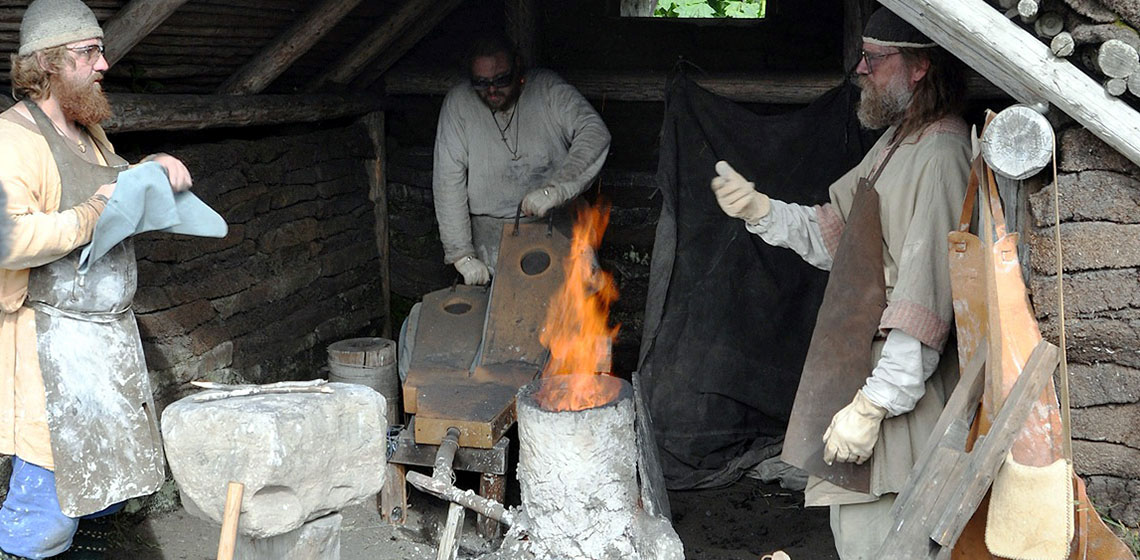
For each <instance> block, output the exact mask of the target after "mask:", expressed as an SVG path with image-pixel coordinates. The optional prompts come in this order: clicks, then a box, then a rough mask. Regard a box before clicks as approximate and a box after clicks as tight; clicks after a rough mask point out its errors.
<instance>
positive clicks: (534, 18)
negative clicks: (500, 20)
mask: <svg viewBox="0 0 1140 560" xmlns="http://www.w3.org/2000/svg"><path fill="white" fill-rule="evenodd" d="M504 4H505V6H504V8H505V10H506V19H507V35H508V36H510V38H511V41H512V42H513V43H514V44H515V47H517V48H518V50H519V56H520V57H522V61H523V65H524V66H526V67H527V68H533V67H534V65H535V64H536V63H537V62H538V16H539V14H538V10H539V8H538V3H537V2H535V1H534V0H506V1H505V2H504Z"/></svg>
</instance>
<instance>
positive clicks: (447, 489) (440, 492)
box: [408, 471, 515, 526]
mask: <svg viewBox="0 0 1140 560" xmlns="http://www.w3.org/2000/svg"><path fill="white" fill-rule="evenodd" d="M408 482H410V483H411V484H412V486H415V487H416V488H419V489H420V490H422V491H424V492H427V493H428V494H431V495H433V496H436V497H438V498H442V499H444V500H447V501H449V502H454V503H457V504H459V505H461V506H463V507H465V508H467V509H470V510H473V511H475V512H476V513H479V514H480V515H484V516H486V517H490V518H491V519H494V520H495V521H498V522H499V523H502V524H504V525H507V526H510V525H514V523H515V515H514V514H513V513H511V512H510V511H508V510H507V508H506V506H504V505H503V504H501V503H499V502H496V501H495V500H491V499H488V498H484V497H483V496H480V495H478V494H476V493H475V492H473V491H471V490H460V489H458V488H456V487H455V486H454V485H452V484H450V483H447V482H444V481H442V480H440V479H438V478H435V477H431V476H427V475H425V474H423V473H418V472H415V471H408Z"/></svg>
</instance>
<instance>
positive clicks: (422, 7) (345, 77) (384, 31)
mask: <svg viewBox="0 0 1140 560" xmlns="http://www.w3.org/2000/svg"><path fill="white" fill-rule="evenodd" d="M438 3H439V2H438V1H437V0H411V1H410V2H406V3H405V4H404V5H403V6H402V7H401V8H400V9H399V10H397V11H396V13H395V14H392V16H391V17H389V18H388V19H387V20H385V21H384V23H382V24H381V25H380V27H377V28H376V29H375V30H373V31H372V33H369V34H368V36H367V37H365V38H364V39H363V40H361V41H360V44H359V45H357V47H356V48H355V49H353V50H352V51H351V52H349V53H348V54H347V55H346V56H344V57H343V58H342V59H341V60H340V61H339V62H337V63H336V65H335V66H333V67H332V68H331V69H330V70H329V71H328V72H325V73H324V74H321V75H320V76H318V77H317V79H316V80H314V81H313V83H312V84H311V85H310V86H309V88H308V89H309V91H316V90H317V89H318V88H320V87H321V86H323V85H325V84H327V83H329V82H332V83H334V84H339V85H341V86H344V85H346V84H348V83H349V82H351V81H352V80H353V78H355V77H357V76H358V75H360V72H361V71H362V70H364V68H365V67H366V66H367V65H368V63H369V62H371V61H372V59H374V58H376V56H377V55H379V54H380V53H382V52H384V51H385V50H387V49H388V47H390V46H392V44H393V43H395V42H396V40H397V39H399V38H400V37H401V35H403V34H405V33H407V30H408V26H409V24H413V23H414V22H416V21H419V20H420V19H422V18H424V17H425V16H426V17H430V16H429V15H428V14H429V13H430V12H429V10H432V11H438V10H440V9H441V7H440V6H437V4H438Z"/></svg>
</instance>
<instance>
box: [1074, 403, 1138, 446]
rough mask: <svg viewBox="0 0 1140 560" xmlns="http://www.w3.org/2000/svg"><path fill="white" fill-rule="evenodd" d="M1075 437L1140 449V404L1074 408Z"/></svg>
mask: <svg viewBox="0 0 1140 560" xmlns="http://www.w3.org/2000/svg"><path fill="white" fill-rule="evenodd" d="M1072 418H1073V437H1076V438H1081V439H1087V440H1092V441H1107V442H1110V443H1119V444H1123V445H1126V446H1128V447H1131V448H1133V449H1140V430H1137V429H1136V427H1137V426H1140V403H1131V404H1107V405H1103V406H1090V407H1088V408H1074V409H1073V410H1072Z"/></svg>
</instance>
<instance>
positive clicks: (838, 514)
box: [712, 9, 970, 560]
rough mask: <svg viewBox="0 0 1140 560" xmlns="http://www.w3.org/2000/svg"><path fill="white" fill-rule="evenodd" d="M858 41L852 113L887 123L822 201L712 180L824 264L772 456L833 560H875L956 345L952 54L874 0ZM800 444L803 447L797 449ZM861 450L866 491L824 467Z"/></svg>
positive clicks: (961, 127)
mask: <svg viewBox="0 0 1140 560" xmlns="http://www.w3.org/2000/svg"><path fill="white" fill-rule="evenodd" d="M862 54H863V56H862V58H861V59H860V61H859V64H858V66H857V67H856V69H855V70H856V73H857V75H858V83H859V86H860V87H861V88H862V90H863V91H862V94H861V99H860V102H859V107H858V117H859V120H860V122H861V123H862V124H863V126H865V127H867V128H869V129H883V128H885V129H886V131H885V132H884V133H883V135H882V137H881V138H880V139H879V141H878V142H877V143H876V144H875V145H874V146H873V147H872V148H871V150H870V151H869V152H868V153H867V155H866V156H865V157H864V158H863V161H862V162H860V163H859V165H857V166H856V167H855V168H854V169H852V170H851V171H849V172H848V173H846V174H845V175H844V176H843V177H841V178H840V179H839V180H837V181H836V182H835V183H833V184H832V185H831V187H830V191H829V194H830V198H831V201H830V203H828V204H823V205H821V206H813V207H807V206H800V205H797V204H789V203H785V202H781V201H779V200H771V199H769V198H768V197H767V196H765V195H764V194H762V193H759V192H757V191H756V190H755V188H754V187H753V184H752V183H751V182H749V181H748V180H747V179H745V178H744V177H742V176H741V175H740V174H739V173H737V172H736V171H734V170H733V169H732V167H731V166H730V165H729V164H728V163H727V162H723V161H722V162H718V163H717V165H716V172H717V176H716V178H714V179H713V180H712V189H713V191H714V193H715V195H716V198H717V202H718V203H719V204H720V206H721V208H722V209H723V210H724V212H725V213H726V214H728V215H729V216H732V217H735V218H739V219H741V220H743V221H744V224H743V226H744V227H745V228H747V230H748V231H749V232H751V233H753V234H755V235H758V236H760V238H761V239H763V240H764V241H765V242H767V243H769V244H771V245H775V246H780V247H787V248H789V249H792V250H793V251H796V252H797V253H798V254H799V255H800V256H801V257H802V258H803V259H804V260H805V261H807V262H808V263H810V264H812V265H814V266H817V267H819V268H822V269H824V270H830V271H831V274H830V278H829V280H828V285H827V289H826V291H825V294H824V300H823V305H822V306H821V308H820V312H819V317H818V319H817V321H816V328H815V332H814V333H813V336H812V343H811V347H810V349H809V351H808V356H807V360H806V362H805V364H804V370H803V376H802V377H801V380H800V390H799V392H798V393H797V397H796V403H795V405H794V410H793V413H792V417H791V422H790V424H789V427H788V437H787V438H786V440H785V443H784V460H785V461H788V462H791V463H792V464H795V465H796V466H799V467H801V468H804V469H805V470H807V471H808V473H809V474H810V475H812V476H811V477H810V478H809V482H808V487H807V489H806V491H805V499H806V505H808V506H819V505H828V506H830V507H831V528H832V532H833V533H834V535H835V543H836V548H837V549H838V551H839V555H840V557H841V558H843V559H844V560H854V559H870V558H874V556H873V555H874V554H875V552H876V549H877V548H878V547H879V545H880V544H881V543H882V542H883V540H884V539H885V537H886V534H887V532H888V529H889V528H890V524H891V522H892V519H891V518H890V516H889V515H888V513H889V511H890V508H891V505H892V504H893V502H894V497H895V495H896V494H897V493H898V492H899V491H900V490H901V489H902V486H903V484H904V483H905V482H906V478H907V475H908V474H909V473H910V470H911V467H912V466H913V462H914V460H915V458H916V457H917V456H918V455H919V453H920V452H921V450H922V448H923V445H924V444H925V442H926V439H927V437H928V436H929V434H930V432H931V430H932V429H933V427H934V424H935V422H936V421H937V420H938V416H939V414H940V413H941V410H942V408H943V406H944V404H945V401H946V398H947V395H948V394H949V392H950V391H951V390H952V389H953V383H954V381H955V380H956V378H957V357H956V355H955V354H956V353H955V352H954V349H955V344H954V343H953V342H951V343H950V344H947V338H948V337H949V334H950V332H951V328H950V327H951V320H952V318H953V310H952V306H951V295H950V275H949V259H948V256H947V255H948V253H947V238H946V236H947V234H948V233H949V232H950V230H952V229H954V228H955V226H956V225H957V221H956V218H957V217H958V213H959V211H960V208H961V207H962V201H963V198H964V196H965V192H966V183H967V179H968V176H969V161H970V138H969V134H968V129H967V127H966V124H965V122H964V121H962V119H961V118H959V117H958V116H957V114H956V113H957V112H958V110H959V109H960V104H961V102H962V100H963V99H964V97H965V95H964V83H965V81H964V79H963V74H962V69H961V66H960V64H959V63H958V62H957V61H956V60H955V59H954V58H953V57H951V56H950V55H949V54H948V53H946V52H945V51H944V50H942V49H941V48H939V47H938V46H937V45H935V43H933V42H932V41H930V40H929V39H928V38H927V37H925V36H924V35H922V34H921V33H920V32H919V31H918V30H917V29H915V28H914V27H912V26H911V25H910V24H908V23H907V22H905V21H904V20H902V19H901V18H899V17H898V16H897V15H895V14H894V13H892V12H890V11H888V10H886V9H880V10H878V11H876V12H875V13H874V14H873V15H872V16H871V19H870V20H869V21H868V23H867V26H866V29H865V31H864V34H863V53H862ZM944 348H945V350H946V352H945V353H944V352H943V349H944ZM840 377H843V378H845V379H850V380H851V383H850V384H851V385H852V386H855V387H860V388H859V389H858V390H857V391H854V394H850V393H844V394H835V393H838V391H833V390H830V389H828V388H829V387H833V386H834V385H835V381H836V379H838V378H840ZM805 388H806V389H810V390H805ZM829 392H830V393H832V394H831V395H825V394H826V393H829ZM828 397H834V400H832V401H830V402H820V401H822V400H826V399H827V398H828ZM801 401H804V402H801ZM809 405H810V406H811V407H814V408H815V410H829V411H838V412H834V415H833V416H832V412H826V413H825V414H822V415H820V414H816V415H815V416H814V418H815V419H818V421H819V423H818V424H816V426H818V431H815V432H814V433H810V434H805V433H803V432H804V430H802V428H803V426H805V425H808V424H810V423H811V421H812V419H811V418H808V419H804V418H802V417H798V416H797V412H799V411H800V410H801V407H809ZM828 417H830V419H831V420H830V423H828V422H827V418H828ZM798 418H799V419H800V420H804V421H802V422H799V423H798V424H797V421H798V420H797V419H798ZM793 436H795V437H793ZM821 444H822V452H819V451H818V450H819V449H820V447H821ZM813 446H814V447H813ZM803 449H811V450H812V451H813V452H811V453H807V452H805V455H807V456H806V458H805V457H803V456H797V453H798V450H803ZM871 458H873V461H872V463H871V465H870V468H869V469H868V470H869V488H866V487H864V488H862V489H861V491H855V490H852V489H850V488H845V487H843V486H840V485H839V484H837V483H835V481H840V482H842V481H844V480H847V479H846V478H845V477H844V476H835V475H834V474H835V472H847V471H842V469H851V464H852V463H854V464H858V465H863V463H864V462H866V461H867V460H868V459H871ZM830 469H836V471H832V470H830ZM849 486H859V485H857V484H849Z"/></svg>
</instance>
